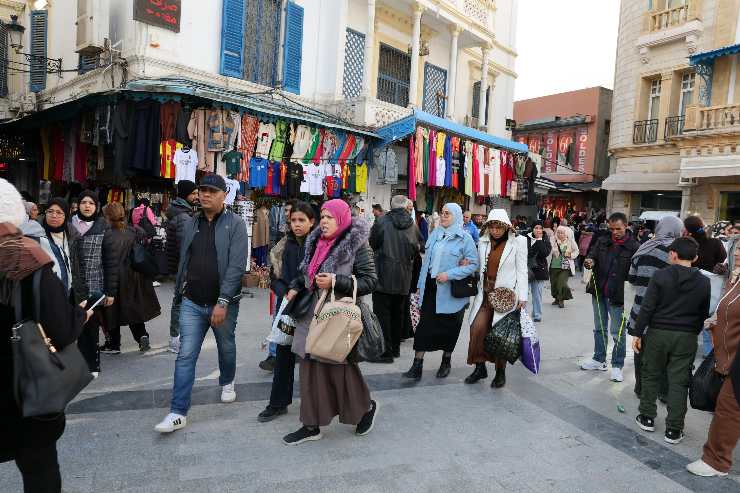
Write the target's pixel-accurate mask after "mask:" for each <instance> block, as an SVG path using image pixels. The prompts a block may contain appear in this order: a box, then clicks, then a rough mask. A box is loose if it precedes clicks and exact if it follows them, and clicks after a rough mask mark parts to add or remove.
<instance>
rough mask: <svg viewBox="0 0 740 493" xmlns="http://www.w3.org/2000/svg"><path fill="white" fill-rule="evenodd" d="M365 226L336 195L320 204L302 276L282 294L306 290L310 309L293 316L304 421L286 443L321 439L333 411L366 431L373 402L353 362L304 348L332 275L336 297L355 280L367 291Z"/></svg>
mask: <svg viewBox="0 0 740 493" xmlns="http://www.w3.org/2000/svg"><path fill="white" fill-rule="evenodd" d="M369 233H370V228H369V226H368V224H367V222H365V220H364V219H360V218H352V213H351V211H350V208H349V205H347V203H346V202H344V201H342V200H339V199H335V200H330V201H328V202H326V203H325V204H324V205H323V206H322V207H321V221H320V222H319V227H318V228H317V229H315V230H314V231H313V232H312V233H311V234H310V235H309V236H308V238H307V239H306V254H305V257H304V258H303V262H302V263H301V266H300V270H301V274H302V279H300V281H299V282H298V283H297V285H296V286H291V288H292V289H291V290H290V291H289V292H288V294H287V295H286V297H287V298H288V299H289V300H292V299H293V298H295V297H296V296H299V297H304V296H310V297H311V303H310V309H308V310H307V311H306V313H305V314H303V315H302V316H301V317H299V318H298V319H297V320H296V329H295V334H294V337H293V352H294V353H295V354H296V355H298V357H299V358H300V366H299V378H300V382H301V416H300V419H301V423H303V427H302V428H301V429H299V430H298V431H296V432H293V433H290V434H288V435H286V436H285V437H284V438H283V441H284V442H285V443H286V444H288V445H298V444H299V443H303V442H306V441H310V440H319V439H321V429H320V427H322V426H328V425H329V423H331V421H332V420H333V419H334V417H335V416H339V422H340V423H344V424H349V425H356V429H355V433H357V434H358V435H366V434H368V433H370V430H372V428H373V425H374V423H375V416H376V415H377V409H378V405H377V403H376V402H375V401H374V400H372V399H370V391H369V389H368V387H367V384H366V383H365V379H364V378H363V377H362V373H360V368H359V366H357V364H356V363H352V362H344V363H341V364H335V363H329V362H326V361H324V360H316V359H314V358H312V357H311V355H309V354H306V337H307V336H308V326H309V325H310V323H311V317H312V315H313V312H314V308H315V306H316V303H317V301H318V298H319V291H320V290H322V289H330V288H331V286H332V280H333V281H334V292H335V294H336V296H337V297H343V296H352V292H353V290H354V287H355V286H354V282H355V281H353V279H352V276H355V279H356V280H357V281H356V282H357V296H358V297H359V296H364V295H366V294H370V293H371V292H372V291H373V290H374V289H375V285H376V283H377V281H378V277H377V274H376V273H375V262H374V260H373V252H372V250H371V249H370V245H368V236H369Z"/></svg>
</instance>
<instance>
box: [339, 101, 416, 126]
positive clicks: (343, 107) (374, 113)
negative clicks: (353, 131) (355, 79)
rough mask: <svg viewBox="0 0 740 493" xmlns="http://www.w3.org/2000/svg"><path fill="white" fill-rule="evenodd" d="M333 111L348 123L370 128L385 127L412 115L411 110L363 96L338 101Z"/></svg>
mask: <svg viewBox="0 0 740 493" xmlns="http://www.w3.org/2000/svg"><path fill="white" fill-rule="evenodd" d="M331 109H332V110H333V112H334V113H336V114H337V116H339V117H340V118H342V119H344V120H346V121H348V122H351V123H354V124H355V125H363V126H368V127H383V126H385V125H388V124H389V123H391V122H394V121H396V120H400V119H401V118H403V117H405V116H408V115H410V114H411V109H410V108H404V107H402V106H397V105H395V104H393V103H386V102H385V101H380V100H379V99H375V98H372V97H363V96H360V97H357V98H352V99H344V100H341V101H337V102H336V103H335V105H334V107H333V108H331Z"/></svg>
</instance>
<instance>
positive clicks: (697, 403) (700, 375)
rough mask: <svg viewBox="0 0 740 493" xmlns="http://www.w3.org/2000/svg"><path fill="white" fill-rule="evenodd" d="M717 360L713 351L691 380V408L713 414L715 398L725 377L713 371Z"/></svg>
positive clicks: (715, 404) (715, 403)
mask: <svg viewBox="0 0 740 493" xmlns="http://www.w3.org/2000/svg"><path fill="white" fill-rule="evenodd" d="M716 365H717V360H716V359H715V358H714V351H712V352H711V353H709V356H707V357H706V358H704V361H702V363H701V365H699V368H698V369H697V370H696V372H695V373H694V376H693V377H692V378H691V386H690V387H689V402H690V403H691V407H693V408H694V409H698V410H699V411H709V412H712V413H713V412H714V409H715V407H717V397H718V396H719V391H720V389H721V388H722V384H723V383H724V381H725V377H724V376H723V375H720V374H719V373H717V372H716V371H714V368H715V366H716Z"/></svg>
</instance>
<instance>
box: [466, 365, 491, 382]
mask: <svg viewBox="0 0 740 493" xmlns="http://www.w3.org/2000/svg"><path fill="white" fill-rule="evenodd" d="M484 378H488V370H486V364H485V363H477V364H476V365H475V370H473V373H471V374H470V375H468V377H467V378H466V379H465V383H468V384H471V383H476V382H477V381H478V380H483V379H484Z"/></svg>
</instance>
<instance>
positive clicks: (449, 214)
mask: <svg viewBox="0 0 740 493" xmlns="http://www.w3.org/2000/svg"><path fill="white" fill-rule="evenodd" d="M440 215H441V216H451V215H452V213H451V212H450V211H442V214H440Z"/></svg>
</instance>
